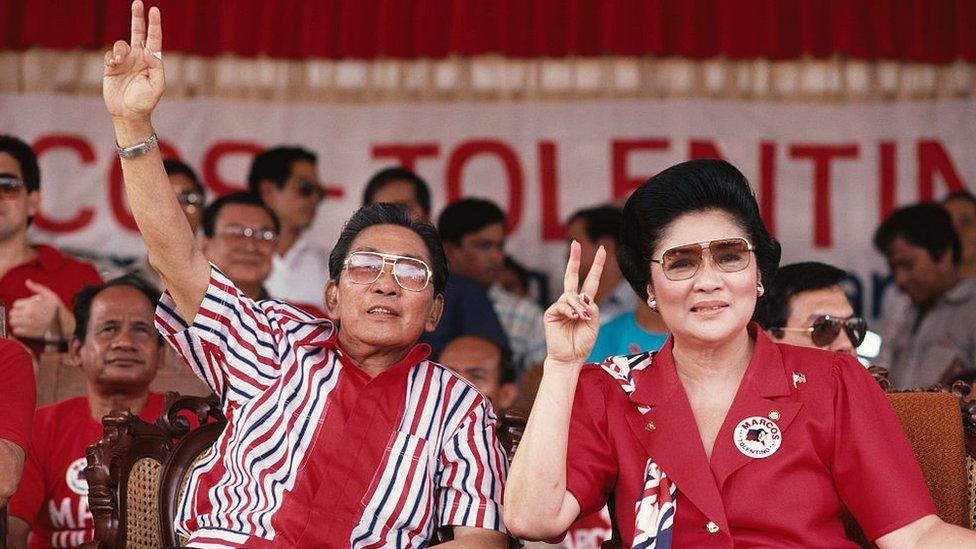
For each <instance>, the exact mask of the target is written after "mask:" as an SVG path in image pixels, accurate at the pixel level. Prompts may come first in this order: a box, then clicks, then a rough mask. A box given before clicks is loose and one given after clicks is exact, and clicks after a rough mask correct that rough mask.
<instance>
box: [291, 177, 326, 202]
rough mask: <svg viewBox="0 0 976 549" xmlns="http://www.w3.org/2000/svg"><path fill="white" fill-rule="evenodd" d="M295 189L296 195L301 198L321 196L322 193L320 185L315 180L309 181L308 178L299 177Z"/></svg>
mask: <svg viewBox="0 0 976 549" xmlns="http://www.w3.org/2000/svg"><path fill="white" fill-rule="evenodd" d="M296 191H297V192H298V196H300V197H302V198H309V197H311V196H314V197H317V198H321V197H322V196H323V194H324V191H323V190H322V187H320V186H319V184H318V183H317V182H315V181H309V180H308V179H299V180H298V188H297V189H296Z"/></svg>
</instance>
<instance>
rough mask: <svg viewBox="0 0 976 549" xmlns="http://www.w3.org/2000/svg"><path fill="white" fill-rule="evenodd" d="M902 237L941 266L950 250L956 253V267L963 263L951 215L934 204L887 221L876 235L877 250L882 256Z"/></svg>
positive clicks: (912, 208) (894, 215)
mask: <svg viewBox="0 0 976 549" xmlns="http://www.w3.org/2000/svg"><path fill="white" fill-rule="evenodd" d="M898 237H901V238H902V239H904V240H905V242H908V243H909V244H911V245H912V246H918V247H919V248H924V249H925V251H927V252H928V253H929V256H930V257H931V258H932V261H935V262H938V261H939V259H941V258H942V255H943V254H945V252H946V250H951V251H952V263H953V265H958V264H959V260H960V259H962V245H961V244H960V243H959V236H958V235H956V229H955V228H954V227H953V225H952V218H951V217H950V216H949V212H947V211H946V210H945V208H943V207H942V206H940V205H939V204H935V203H932V202H928V203H924V204H915V205H913V206H906V207H904V208H901V209H899V210H895V212H894V213H892V214H891V215H889V216H888V218H887V219H885V220H884V221H883V222H882V223H881V226H880V227H878V230H877V231H875V233H874V247H875V248H876V249H877V250H878V251H879V252H881V253H882V254H887V253H888V247H889V246H891V243H892V242H893V241H894V240H895V239H896V238H898Z"/></svg>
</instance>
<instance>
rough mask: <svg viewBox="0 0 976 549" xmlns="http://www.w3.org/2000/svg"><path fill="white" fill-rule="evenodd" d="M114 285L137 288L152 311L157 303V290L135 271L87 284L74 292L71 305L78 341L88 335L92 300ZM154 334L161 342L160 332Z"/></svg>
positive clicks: (83, 339)
mask: <svg viewBox="0 0 976 549" xmlns="http://www.w3.org/2000/svg"><path fill="white" fill-rule="evenodd" d="M116 286H128V287H130V288H135V289H136V290H139V291H140V292H142V294H143V295H144V296H146V299H148V300H149V304H150V305H152V308H153V310H154V311H155V310H156V306H157V305H159V292H158V291H157V290H156V289H155V288H153V287H152V285H151V284H149V283H148V282H146V280H145V279H143V278H142V277H141V276H139V275H137V274H135V273H129V274H125V275H122V276H120V277H117V278H113V279H112V280H109V281H108V282H104V283H102V284H87V285H86V286H85V287H84V288H82V289H81V290H79V291H78V293H76V294H75V297H74V301H73V302H72V306H71V312H72V313H74V315H75V337H76V338H78V341H79V342H81V343H84V342H85V337H86V336H87V335H88V320H89V319H90V318H91V307H92V302H93V301H95V298H96V297H97V296H98V294H100V293H102V291H104V290H107V289H108V288H114V287H116ZM156 335H157V336H158V338H159V343H160V344H162V343H163V336H162V334H160V333H158V332H157V334H156Z"/></svg>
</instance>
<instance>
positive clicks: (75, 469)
mask: <svg viewBox="0 0 976 549" xmlns="http://www.w3.org/2000/svg"><path fill="white" fill-rule="evenodd" d="M87 465H88V460H87V459H85V458H78V459H76V460H74V461H72V462H71V465H68V469H67V470H66V471H65V473H64V482H65V483H66V484H67V485H68V488H70V489H71V491H72V492H74V493H76V494H78V495H79V496H87V495H88V481H86V480H85V467H86V466H87Z"/></svg>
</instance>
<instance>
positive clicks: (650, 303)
mask: <svg viewBox="0 0 976 549" xmlns="http://www.w3.org/2000/svg"><path fill="white" fill-rule="evenodd" d="M647 306H648V307H650V308H651V310H652V311H656V310H657V300H656V299H654V298H653V297H651V298H648V300H647Z"/></svg>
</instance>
